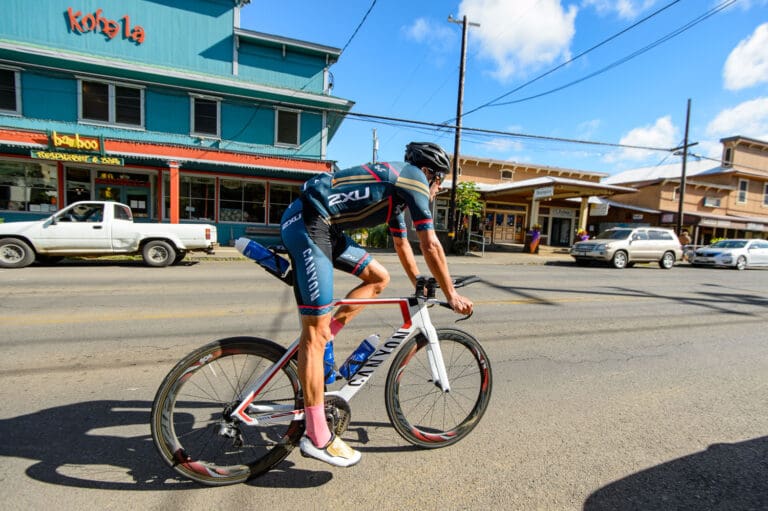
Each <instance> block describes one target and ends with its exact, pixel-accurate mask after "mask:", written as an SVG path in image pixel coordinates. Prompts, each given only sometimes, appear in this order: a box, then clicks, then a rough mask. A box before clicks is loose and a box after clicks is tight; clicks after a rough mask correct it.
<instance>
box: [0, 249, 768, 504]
mask: <svg viewBox="0 0 768 511" xmlns="http://www.w3.org/2000/svg"><path fill="white" fill-rule="evenodd" d="M385 259H386V260H385ZM382 260H383V261H384V262H385V265H386V266H387V267H388V268H390V269H391V270H392V273H393V275H395V277H394V278H393V283H392V285H391V290H392V293H393V294H395V295H403V294H406V293H407V292H408V289H407V286H406V285H405V282H404V279H403V278H402V277H400V274H399V273H397V270H398V268H397V265H396V263H395V262H394V259H393V258H389V259H387V258H383V259H382ZM470 263H471V264H470ZM451 264H452V267H453V271H454V273H455V274H477V275H480V276H481V277H482V278H483V282H481V283H478V284H475V285H473V286H472V287H470V288H468V289H467V290H466V294H467V295H468V296H470V297H471V298H472V299H473V300H474V301H475V303H476V313H475V315H474V317H473V318H472V319H471V320H469V321H466V322H462V323H459V324H458V325H457V326H459V327H460V328H464V329H466V330H468V331H470V332H471V333H473V334H474V335H475V336H476V337H478V338H479V339H481V341H482V342H483V345H484V346H485V348H486V350H487V351H488V354H489V357H490V359H491V362H492V367H493V376H494V382H493V385H494V388H493V396H492V398H491V404H490V406H489V409H488V412H487V413H486V415H485V417H484V418H483V420H482V422H481V423H480V424H479V425H478V427H477V428H476V429H475V431H473V432H472V434H470V435H469V436H468V437H467V438H466V439H464V440H463V441H462V442H460V443H459V444H457V445H455V446H453V447H450V448H446V449H438V450H433V451H428V450H418V449H413V448H411V447H410V446H409V445H408V444H407V443H405V441H403V440H402V439H401V438H400V437H399V436H398V435H397V434H396V432H395V431H394V429H392V428H391V427H390V426H389V424H388V422H387V416H386V412H385V409H384V404H383V385H384V380H385V378H384V376H385V375H384V374H377V375H376V377H375V378H374V380H373V381H372V384H371V385H370V386H369V388H366V389H364V390H363V391H362V392H361V394H360V395H359V396H358V398H356V400H355V401H353V403H352V424H351V426H350V428H349V431H348V432H347V433H346V435H345V438H346V439H347V440H348V441H349V443H350V444H351V445H353V446H354V447H356V448H359V449H360V450H361V451H362V452H363V460H362V462H361V464H360V465H358V466H357V467H355V468H352V469H347V470H344V469H334V468H330V467H328V466H327V465H323V464H322V463H320V462H316V461H314V460H308V459H305V458H302V457H301V456H299V454H298V452H294V453H293V454H291V456H289V458H288V459H287V460H286V461H284V462H283V463H282V464H281V465H280V466H278V467H277V469H275V470H273V471H272V472H270V473H268V474H267V475H265V476H263V477H261V478H258V479H256V480H253V481H252V482H250V483H247V484H241V485H237V486H230V487H224V488H204V487H200V486H197V485H194V484H192V483H189V482H187V481H184V480H181V479H178V478H177V477H176V476H175V473H174V472H173V471H171V470H170V469H169V468H167V467H166V466H165V465H164V464H162V462H161V461H160V459H159V457H158V456H157V455H156V453H155V452H154V448H153V446H152V442H151V438H150V435H149V426H148V418H149V409H150V406H151V402H152V399H153V397H154V392H155V390H156V388H157V386H158V385H159V383H160V381H161V380H162V378H163V376H164V375H165V373H166V372H167V371H168V370H169V369H170V368H171V366H172V365H173V364H174V362H175V361H176V360H177V359H179V358H180V357H181V356H182V355H183V354H185V353H187V352H188V351H191V350H192V349H194V348H195V347H197V346H200V345H202V344H204V343H205V342H207V341H209V340H212V339H215V338H220V337H227V336H233V335H241V334H256V335H261V336H264V337H269V338H273V339H275V340H277V341H279V342H281V343H283V344H287V343H288V342H290V340H292V337H293V336H294V334H295V324H296V316H295V312H294V308H293V301H292V300H293V298H292V294H291V292H290V290H289V289H287V288H286V287H285V286H283V285H282V284H281V283H280V282H278V281H277V280H276V279H274V278H271V277H269V276H268V275H267V274H265V273H263V272H261V271H260V270H258V268H257V267H256V266H255V265H253V264H251V263H248V262H243V261H228V262H209V261H203V262H191V263H188V264H185V265H182V266H178V267H169V268H163V269H156V268H145V267H143V266H141V264H140V263H131V262H126V263H112V262H103V261H95V262H82V263H65V264H64V265H63V266H58V267H49V268H46V267H30V268H26V269H23V270H4V271H0V283H2V286H1V287H0V331H1V332H2V334H1V335H0V347H1V348H2V350H3V354H4V356H3V357H2V360H0V402H2V403H3V406H2V410H0V499H1V500H2V502H4V504H3V507H4V509H24V510H28V509H43V508H50V507H51V505H55V507H56V508H58V509H65V510H68V509H77V510H104V509H115V510H122V509H158V510H159V509H163V510H175V509H185V510H189V509H191V510H196V509H206V510H207V509H221V508H224V507H227V508H237V507H243V508H245V507H247V508H254V507H257V506H258V507H259V508H266V509H352V508H354V509H358V508H372V509H377V510H389V509H392V510H395V509H424V510H432V509H449V510H453V509H457V510H458V509H521V510H529V509H547V510H550V509H552V510H559V509H585V510H589V511H592V510H602V509H729V510H732V509H765V508H767V507H768V464H766V460H767V459H768V399H766V391H767V390H768V343H767V342H766V334H765V332H766V325H767V324H768V271H765V270H748V271H743V272H737V271H731V270H713V269H695V268H690V267H687V266H679V267H675V268H673V269H672V270H669V271H666V270H661V269H659V268H658V267H656V266H650V265H639V266H637V267H636V268H632V269H626V270H622V271H619V270H613V269H610V268H600V267H590V268H577V267H575V266H573V265H572V264H566V263H558V262H552V263H550V264H539V265H520V264H517V265H515V264H498V261H496V262H495V263H492V262H491V261H488V260H486V259H479V258H477V259H472V258H451ZM339 282H340V284H339V289H341V290H344V289H347V288H348V287H350V286H351V284H352V282H353V281H352V280H351V279H350V278H349V277H346V276H340V278H339ZM337 294H338V293H337ZM396 317H397V314H390V313H389V311H381V310H376V311H373V310H369V311H366V313H365V314H364V315H363V316H361V317H360V318H359V321H356V324H355V325H352V326H350V327H348V328H347V329H345V331H343V332H342V334H341V335H340V337H339V339H338V340H337V343H336V344H337V350H339V351H344V350H349V349H351V348H352V347H353V345H355V344H356V343H357V342H358V341H359V339H361V338H362V337H364V336H366V335H368V334H369V333H371V332H379V333H383V334H385V333H388V330H389V328H394V326H395V324H396V323H397V321H396ZM434 318H435V321H436V323H438V324H441V325H444V326H448V325H452V320H453V319H454V318H453V317H452V315H451V314H450V313H449V312H447V311H438V310H436V311H435V313H434Z"/></svg>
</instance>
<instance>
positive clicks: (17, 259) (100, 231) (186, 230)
mask: <svg viewBox="0 0 768 511" xmlns="http://www.w3.org/2000/svg"><path fill="white" fill-rule="evenodd" d="M216 243H217V233H216V227H215V226H213V225H209V224H165V223H162V224H154V223H134V222H133V213H132V212H131V208H129V207H128V206H126V205H125V204H120V203H118V202H109V201H84V202H75V203H74V204H72V205H70V206H67V207H66V208H64V209H62V210H60V211H57V212H56V213H54V214H53V215H51V216H49V217H48V218H45V219H43V220H35V221H31V222H9V223H4V224H0V268H23V267H25V266H29V265H30V264H32V263H33V262H34V261H35V260H37V261H38V262H40V263H43V264H53V263H56V262H57V261H60V260H61V259H62V258H64V257H66V256H105V255H117V254H121V255H134V254H141V256H142V258H143V259H144V262H145V263H146V264H147V265H148V266H168V265H169V264H176V263H179V262H180V261H181V260H182V259H184V256H185V255H186V254H187V253H188V252H190V251H193V250H194V251H198V250H199V251H205V252H209V253H210V252H212V251H213V250H214V247H215V246H216Z"/></svg>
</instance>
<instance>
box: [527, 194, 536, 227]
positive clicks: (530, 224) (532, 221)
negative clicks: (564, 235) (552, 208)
mask: <svg viewBox="0 0 768 511" xmlns="http://www.w3.org/2000/svg"><path fill="white" fill-rule="evenodd" d="M538 223H539V201H538V199H533V200H532V201H531V217H530V218H529V219H528V230H529V231H530V230H531V229H533V226H534V225H536V224H538Z"/></svg>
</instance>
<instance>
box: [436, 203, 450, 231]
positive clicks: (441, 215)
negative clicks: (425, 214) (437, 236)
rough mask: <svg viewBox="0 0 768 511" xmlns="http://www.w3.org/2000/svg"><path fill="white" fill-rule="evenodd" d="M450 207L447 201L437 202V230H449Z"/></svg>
mask: <svg viewBox="0 0 768 511" xmlns="http://www.w3.org/2000/svg"><path fill="white" fill-rule="evenodd" d="M448 206H449V203H448V201H447V200H445V199H436V200H435V218H434V222H435V229H436V230H444V229H447V228H448Z"/></svg>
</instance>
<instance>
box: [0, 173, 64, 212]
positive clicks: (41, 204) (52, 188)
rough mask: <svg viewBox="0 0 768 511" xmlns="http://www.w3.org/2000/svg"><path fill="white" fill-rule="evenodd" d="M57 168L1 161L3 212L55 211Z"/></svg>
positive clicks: (0, 204) (56, 207) (0, 199)
mask: <svg viewBox="0 0 768 511" xmlns="http://www.w3.org/2000/svg"><path fill="white" fill-rule="evenodd" d="M56 179H57V171H56V165H55V164H53V165H47V164H38V163H16V162H8V161H0V209H2V210H10V211H32V212H35V213H48V212H51V211H56V210H57V209H59V208H58V204H57V197H58V195H57V192H56V190H57V182H56Z"/></svg>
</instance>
